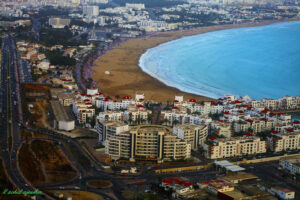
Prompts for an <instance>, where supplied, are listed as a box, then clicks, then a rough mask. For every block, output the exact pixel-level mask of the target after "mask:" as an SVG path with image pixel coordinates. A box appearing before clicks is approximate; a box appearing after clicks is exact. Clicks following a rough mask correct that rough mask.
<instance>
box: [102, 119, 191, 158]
mask: <svg viewBox="0 0 300 200" xmlns="http://www.w3.org/2000/svg"><path fill="white" fill-rule="evenodd" d="M97 131H99V139H100V140H102V141H103V140H104V141H105V152H106V154H107V155H108V156H110V157H111V158H113V159H115V160H116V159H120V158H125V159H130V160H131V161H135V160H136V159H142V160H144V159H146V160H157V161H158V162H163V161H166V160H181V159H188V158H190V156H191V145H190V144H188V143H187V142H186V141H184V140H182V139H180V138H178V137H177V136H176V135H173V134H172V132H171V129H169V128H168V127H164V126H158V125H146V126H134V127H128V125H125V124H120V123H116V122H114V123H106V122H102V121H98V122H97Z"/></svg>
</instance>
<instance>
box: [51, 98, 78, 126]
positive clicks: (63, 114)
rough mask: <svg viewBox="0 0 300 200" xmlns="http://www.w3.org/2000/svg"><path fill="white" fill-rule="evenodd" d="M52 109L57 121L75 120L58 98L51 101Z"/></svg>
mask: <svg viewBox="0 0 300 200" xmlns="http://www.w3.org/2000/svg"><path fill="white" fill-rule="evenodd" d="M50 105H51V109H52V111H53V115H54V117H55V119H56V121H73V119H71V118H70V116H69V115H68V113H67V111H66V109H65V107H64V106H63V105H62V104H61V103H59V101H57V100H51V101H50Z"/></svg>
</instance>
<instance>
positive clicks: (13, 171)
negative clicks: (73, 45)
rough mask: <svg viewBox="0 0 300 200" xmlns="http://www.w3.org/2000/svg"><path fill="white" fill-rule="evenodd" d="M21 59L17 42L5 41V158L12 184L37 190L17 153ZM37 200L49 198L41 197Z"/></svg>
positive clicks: (2, 139) (3, 128)
mask: <svg viewBox="0 0 300 200" xmlns="http://www.w3.org/2000/svg"><path fill="white" fill-rule="evenodd" d="M17 63H18V59H17V51H16V45H15V42H14V40H13V39H12V37H11V36H7V37H5V38H4V39H3V42H2V62H1V96H0V97H1V99H0V101H1V111H2V112H1V120H0V121H1V122H0V123H1V129H0V131H1V132H0V134H1V147H2V152H1V157H2V159H3V161H4V165H5V169H6V171H7V174H8V176H9V178H10V180H11V181H12V183H13V184H14V185H15V186H16V187H17V188H18V189H20V190H24V191H34V190H36V189H37V188H35V187H33V186H32V185H31V184H30V183H29V182H28V181H27V180H26V179H25V178H24V176H23V175H22V173H21V172H20V169H19V166H18V164H17V163H18V162H17V153H18V150H19V147H20V144H21V141H20V133H19V131H20V130H19V125H20V124H21V123H22V120H23V118H22V106H21V97H20V89H19V76H18V64H17ZM37 199H47V198H46V197H45V196H44V195H37Z"/></svg>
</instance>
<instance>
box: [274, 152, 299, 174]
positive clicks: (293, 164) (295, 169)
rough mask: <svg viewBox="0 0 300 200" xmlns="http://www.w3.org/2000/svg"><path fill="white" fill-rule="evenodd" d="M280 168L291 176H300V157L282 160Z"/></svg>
mask: <svg viewBox="0 0 300 200" xmlns="http://www.w3.org/2000/svg"><path fill="white" fill-rule="evenodd" d="M279 166H280V167H281V168H282V169H284V170H286V171H288V172H289V173H291V174H300V156H295V157H289V158H282V159H280V160H279Z"/></svg>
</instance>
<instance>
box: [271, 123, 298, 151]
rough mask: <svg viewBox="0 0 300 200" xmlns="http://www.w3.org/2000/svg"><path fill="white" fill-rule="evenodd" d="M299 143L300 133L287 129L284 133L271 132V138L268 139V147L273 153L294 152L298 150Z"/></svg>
mask: <svg viewBox="0 0 300 200" xmlns="http://www.w3.org/2000/svg"><path fill="white" fill-rule="evenodd" d="M299 141H300V132H296V131H294V130H293V129H291V128H288V129H286V132H284V133H279V132H278V131H273V132H272V134H271V137H268V146H269V148H270V149H271V150H272V151H275V152H280V151H289V150H296V149H300V142H299Z"/></svg>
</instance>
